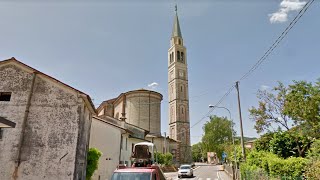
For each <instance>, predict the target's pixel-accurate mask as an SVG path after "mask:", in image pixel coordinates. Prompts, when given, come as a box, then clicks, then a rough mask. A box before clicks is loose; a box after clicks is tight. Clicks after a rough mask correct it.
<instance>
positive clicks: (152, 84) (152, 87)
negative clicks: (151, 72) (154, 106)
mask: <svg viewBox="0 0 320 180" xmlns="http://www.w3.org/2000/svg"><path fill="white" fill-rule="evenodd" d="M158 86H159V84H158V83H157V82H153V83H150V84H148V87H149V88H151V89H156V88H157V87H158Z"/></svg>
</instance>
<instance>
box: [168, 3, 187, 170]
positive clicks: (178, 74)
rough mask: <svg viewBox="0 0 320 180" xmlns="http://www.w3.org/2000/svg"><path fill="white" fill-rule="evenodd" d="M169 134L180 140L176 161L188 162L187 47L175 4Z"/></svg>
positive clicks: (169, 75)
mask: <svg viewBox="0 0 320 180" xmlns="http://www.w3.org/2000/svg"><path fill="white" fill-rule="evenodd" d="M168 88H169V90H168V92H169V96H168V97H169V132H170V133H169V136H170V138H172V139H175V140H177V141H180V142H181V143H180V146H179V150H177V151H176V153H177V154H176V157H178V158H177V160H178V161H179V162H178V163H180V164H184V163H190V162H191V161H192V157H191V146H190V120H189V88H188V64H187V49H186V47H184V45H183V38H182V33H181V29H180V24H179V18H178V12H177V5H176V6H175V17H174V22H173V29H172V34H171V39H170V48H169V50H168Z"/></svg>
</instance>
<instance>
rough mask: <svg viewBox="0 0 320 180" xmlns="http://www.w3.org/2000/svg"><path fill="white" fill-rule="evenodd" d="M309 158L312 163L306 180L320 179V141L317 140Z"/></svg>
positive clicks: (309, 153) (313, 144)
mask: <svg viewBox="0 0 320 180" xmlns="http://www.w3.org/2000/svg"><path fill="white" fill-rule="evenodd" d="M307 157H308V159H309V160H310V161H309V163H308V165H307V168H306V172H305V176H306V178H308V179H320V140H316V141H314V142H313V143H312V145H311V148H310V150H309V151H308V154H307Z"/></svg>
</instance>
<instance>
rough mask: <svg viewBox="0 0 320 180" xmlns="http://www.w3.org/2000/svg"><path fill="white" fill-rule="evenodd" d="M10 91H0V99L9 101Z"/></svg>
mask: <svg viewBox="0 0 320 180" xmlns="http://www.w3.org/2000/svg"><path fill="white" fill-rule="evenodd" d="M10 99H11V92H0V101H10Z"/></svg>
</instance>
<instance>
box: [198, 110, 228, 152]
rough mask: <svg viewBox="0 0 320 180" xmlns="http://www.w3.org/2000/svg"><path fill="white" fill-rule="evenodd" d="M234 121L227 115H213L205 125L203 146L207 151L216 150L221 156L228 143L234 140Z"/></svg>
mask: <svg viewBox="0 0 320 180" xmlns="http://www.w3.org/2000/svg"><path fill="white" fill-rule="evenodd" d="M232 125H233V124H232V122H231V120H228V119H227V118H226V117H218V116H211V117H210V121H209V122H206V123H205V125H204V126H203V130H204V136H203V137H202V143H203V145H202V147H203V150H204V151H205V152H215V153H217V156H218V157H221V155H222V152H223V151H224V148H225V145H226V144H231V142H232V133H234V132H232V129H231V126H232Z"/></svg>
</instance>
